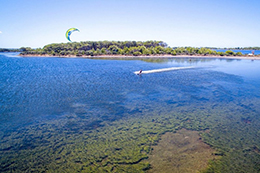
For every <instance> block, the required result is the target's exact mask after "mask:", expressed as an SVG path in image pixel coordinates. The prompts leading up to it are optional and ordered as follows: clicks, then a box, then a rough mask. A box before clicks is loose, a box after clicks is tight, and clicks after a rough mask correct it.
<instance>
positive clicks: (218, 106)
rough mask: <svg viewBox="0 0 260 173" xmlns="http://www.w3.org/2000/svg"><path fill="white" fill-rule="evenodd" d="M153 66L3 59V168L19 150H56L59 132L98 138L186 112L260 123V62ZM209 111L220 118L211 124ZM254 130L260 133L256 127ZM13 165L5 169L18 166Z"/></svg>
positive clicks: (211, 61) (0, 115) (0, 133)
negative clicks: (102, 131) (124, 124)
mask: <svg viewBox="0 0 260 173" xmlns="http://www.w3.org/2000/svg"><path fill="white" fill-rule="evenodd" d="M149 61H150V62H149ZM151 61H152V60H144V61H142V60H94V59H83V58H44V57H30V58H21V57H17V56H15V55H14V54H0V73H1V75H0V107H1V109H0V140H1V146H0V151H1V154H2V155H3V156H4V157H3V158H2V160H1V162H2V163H8V158H9V159H10V158H13V157H14V156H13V155H12V154H13V153H14V152H19V151H22V152H23V153H26V152H27V151H28V152H29V151H31V150H32V149H37V147H39V146H42V145H45V146H48V145H50V146H53V144H50V140H48V142H46V143H45V144H44V141H46V139H51V141H57V140H60V137H61V136H60V135H59V134H63V133H66V134H77V135H79V134H82V133H85V132H86V131H88V133H91V130H93V129H94V130H98V129H99V128H101V127H104V126H109V125H111V124H110V123H111V122H117V121H120V120H122V119H128V118H138V117H140V118H143V117H149V116H163V115H175V114H177V113H178V114H180V113H181V115H182V114H183V115H184V114H185V116H186V118H187V119H192V118H193V119H194V115H201V117H198V116H197V117H196V118H195V119H197V120H199V122H201V123H204V122H205V123H204V124H207V122H210V123H212V122H213V121H215V122H217V124H221V125H223V126H225V125H230V124H228V123H232V122H234V123H237V122H239V121H240V120H241V119H242V118H244V119H243V120H245V121H247V120H248V121H250V122H251V121H255V122H258V121H259V113H260V106H259V105H260V90H259V88H260V78H259V74H260V69H259V66H260V61H249V60H223V59H221V60H220V59H195V60H189V59H180V58H178V59H167V60H165V59H164V60H158V61H153V62H151ZM188 66H194V67H195V68H193V69H183V70H174V71H168V72H162V73H152V74H143V75H141V76H138V75H135V74H134V73H133V72H134V71H137V70H140V69H143V70H153V69H160V68H169V67H188ZM223 112H224V114H223ZM210 113H212V114H213V113H214V118H213V119H206V118H205V119H204V116H205V117H206V116H207V117H208V114H210ZM181 115H180V116H181ZM189 116H190V117H189ZM225 118H226V119H228V120H230V121H225ZM177 119H179V117H177ZM222 120H223V122H222ZM245 121H244V122H245ZM252 126H253V125H252ZM215 128H217V126H216V127H215ZM28 129H29V130H28ZM37 129H40V130H39V131H37ZM43 129H45V130H43ZM249 130H250V129H249ZM254 130H259V131H260V128H259V127H257V126H254ZM32 131H33V132H32ZM46 136H47V137H46ZM55 136H56V137H55ZM76 137H77V136H76ZM76 137H75V138H76ZM18 139H22V140H18ZM70 142H72V143H73V141H70ZM62 145H64V146H66V145H67V142H66V143H63V144H62ZM39 150H40V149H39ZM35 152H37V150H36V151H35ZM45 154H48V153H46V152H45ZM13 162H15V161H13ZM13 162H12V163H13ZM19 164H20V163H19ZM6 165H7V166H5V167H2V169H3V170H5V171H6V170H8V166H10V165H12V164H11V163H10V164H6ZM16 166H17V165H16ZM18 167H19V165H18ZM25 169H26V168H25Z"/></svg>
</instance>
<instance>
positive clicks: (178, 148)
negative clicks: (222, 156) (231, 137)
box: [148, 129, 218, 173]
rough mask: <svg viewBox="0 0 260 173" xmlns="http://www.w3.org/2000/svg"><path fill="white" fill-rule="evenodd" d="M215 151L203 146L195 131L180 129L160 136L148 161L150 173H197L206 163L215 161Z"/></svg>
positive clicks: (205, 166) (205, 145)
mask: <svg viewBox="0 0 260 173" xmlns="http://www.w3.org/2000/svg"><path fill="white" fill-rule="evenodd" d="M214 152H215V150H214V149H212V148H211V147H210V146H209V145H207V144H205V143H204V142H203V141H202V140H201V138H200V135H199V132H197V131H190V130H186V129H181V130H179V131H177V133H171V132H167V133H165V134H164V135H162V137H161V140H160V141H159V143H158V145H156V146H153V151H152V152H151V155H150V156H149V159H148V161H149V162H150V164H151V169H150V170H149V171H148V173H152V172H158V173H159V172H161V173H163V172H165V173H166V172H187V173H188V172H191V173H192V172H199V171H202V170H203V169H205V168H207V165H208V162H209V161H210V160H213V159H217V157H218V156H216V155H215V154H214Z"/></svg>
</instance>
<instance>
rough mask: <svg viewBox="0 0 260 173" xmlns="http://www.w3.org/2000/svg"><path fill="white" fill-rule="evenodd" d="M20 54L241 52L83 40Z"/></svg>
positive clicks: (79, 54) (172, 54)
mask: <svg viewBox="0 0 260 173" xmlns="http://www.w3.org/2000/svg"><path fill="white" fill-rule="evenodd" d="M21 51H22V52H21V55H41V56H102V55H110V56H113V55H122V56H156V55H171V56H175V55H200V56H207V55H214V56H241V55H242V53H241V52H237V53H235V52H233V51H231V50H227V51H226V52H217V51H215V50H212V49H209V48H204V47H201V48H197V47H174V48H172V47H169V46H168V45H167V44H166V43H165V42H163V41H145V42H142V41H85V42H73V43H53V44H48V45H46V46H44V47H43V48H37V49H32V48H30V47H22V48H21Z"/></svg>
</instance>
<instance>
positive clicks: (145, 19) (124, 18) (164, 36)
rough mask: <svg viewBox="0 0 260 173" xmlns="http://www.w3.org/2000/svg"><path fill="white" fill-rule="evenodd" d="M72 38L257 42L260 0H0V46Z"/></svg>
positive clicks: (238, 44)
mask: <svg viewBox="0 0 260 173" xmlns="http://www.w3.org/2000/svg"><path fill="white" fill-rule="evenodd" d="M71 27H76V28H78V29H79V30H80V32H74V33H73V34H72V35H71V40H72V41H100V40H101V41H102V40H109V41H112V40H114V41H125V40H130V41H131V40H135V41H147V40H158V41H159V40H160V41H164V42H166V43H168V45H169V46H171V47H175V46H194V47H203V46H215V47H245V46H260V0H70V1H68V0H0V48H20V47H22V46H26V47H33V48H37V47H43V46H44V45H46V44H50V43H61V42H63V43H66V42H67V40H66V38H65V32H66V30H67V29H69V28H71Z"/></svg>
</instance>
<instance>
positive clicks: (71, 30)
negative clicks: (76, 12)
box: [66, 28, 79, 42]
mask: <svg viewBox="0 0 260 173" xmlns="http://www.w3.org/2000/svg"><path fill="white" fill-rule="evenodd" d="M74 31H79V30H78V29H77V28H70V29H68V30H67V32H66V38H67V39H68V40H69V41H70V42H71V40H70V35H71V33H72V32H74Z"/></svg>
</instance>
